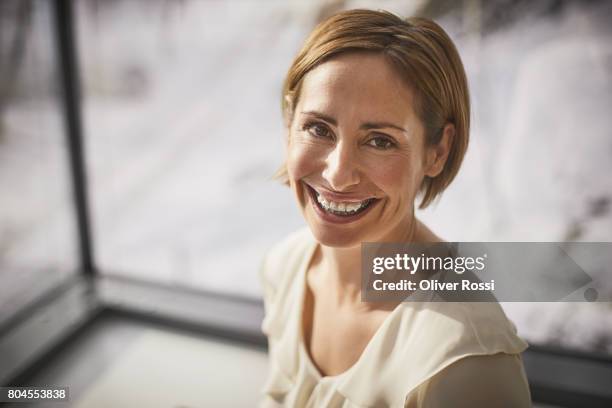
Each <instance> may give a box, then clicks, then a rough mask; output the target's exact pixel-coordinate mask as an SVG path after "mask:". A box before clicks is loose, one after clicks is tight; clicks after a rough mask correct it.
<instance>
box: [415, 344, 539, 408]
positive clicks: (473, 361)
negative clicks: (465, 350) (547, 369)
mask: <svg viewBox="0 0 612 408" xmlns="http://www.w3.org/2000/svg"><path fill="white" fill-rule="evenodd" d="M419 394H420V396H419V400H420V401H421V403H420V404H419V406H421V407H423V408H436V407H448V406H453V407H459V408H461V407H480V406H489V407H492V406H495V407H530V406H531V397H530V393H529V386H528V383H527V378H526V376H525V372H524V369H523V364H522V361H521V357H520V355H518V354H505V353H498V354H493V355H482V356H469V357H465V358H462V359H459V360H457V361H456V362H454V363H453V364H450V365H449V366H447V367H446V368H445V369H444V370H442V371H440V372H439V373H437V374H436V375H434V376H433V377H432V378H430V379H429V380H428V381H427V382H426V383H425V384H423V386H422V387H420V390H419Z"/></svg>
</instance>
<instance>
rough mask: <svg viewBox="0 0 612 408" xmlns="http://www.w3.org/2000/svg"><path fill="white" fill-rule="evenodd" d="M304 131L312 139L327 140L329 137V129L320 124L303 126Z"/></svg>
mask: <svg viewBox="0 0 612 408" xmlns="http://www.w3.org/2000/svg"><path fill="white" fill-rule="evenodd" d="M304 130H306V131H308V133H310V134H311V135H313V136H314V137H322V138H329V137H331V134H330V131H329V128H328V127H327V126H325V125H323V124H321V123H309V124H306V125H305V126H304Z"/></svg>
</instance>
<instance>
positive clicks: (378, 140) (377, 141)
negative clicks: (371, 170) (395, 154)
mask: <svg viewBox="0 0 612 408" xmlns="http://www.w3.org/2000/svg"><path fill="white" fill-rule="evenodd" d="M367 144H368V146H372V147H374V148H376V149H379V150H388V149H391V148H393V147H395V143H394V142H393V141H392V140H389V138H388V137H384V136H376V137H373V138H372V139H370V140H369V141H368V143H367Z"/></svg>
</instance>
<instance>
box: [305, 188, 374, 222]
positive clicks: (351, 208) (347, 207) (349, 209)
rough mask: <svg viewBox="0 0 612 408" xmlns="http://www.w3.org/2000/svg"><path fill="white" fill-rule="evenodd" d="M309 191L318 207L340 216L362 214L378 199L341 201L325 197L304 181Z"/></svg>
mask: <svg viewBox="0 0 612 408" xmlns="http://www.w3.org/2000/svg"><path fill="white" fill-rule="evenodd" d="M304 184H305V185H306V188H307V189H308V192H309V193H310V196H311V198H312V199H313V202H314V203H316V205H317V207H318V208H319V209H321V210H322V211H324V212H326V213H328V214H332V215H335V216H338V217H353V216H355V215H358V214H361V213H363V212H365V211H366V210H367V209H368V208H370V207H371V206H372V204H373V203H374V202H376V201H378V199H376V198H368V199H366V200H363V201H355V202H341V201H331V200H327V199H325V198H324V197H323V196H322V195H321V194H319V193H318V192H317V191H316V190H315V189H314V188H312V187H310V186H309V185H308V184H306V183H304Z"/></svg>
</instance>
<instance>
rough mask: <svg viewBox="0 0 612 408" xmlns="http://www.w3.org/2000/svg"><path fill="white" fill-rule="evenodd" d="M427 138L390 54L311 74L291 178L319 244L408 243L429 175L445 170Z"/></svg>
mask: <svg viewBox="0 0 612 408" xmlns="http://www.w3.org/2000/svg"><path fill="white" fill-rule="evenodd" d="M424 137H425V136H424V128H423V124H422V123H421V121H420V120H419V118H418V117H417V115H416V113H415V109H414V95H413V92H412V90H411V89H410V87H409V86H408V85H407V84H406V83H405V82H403V81H402V79H401V78H400V77H399V75H398V74H397V73H396V71H395V70H394V69H393V68H392V67H391V66H390V65H389V63H388V62H387V61H386V60H385V57H384V56H382V55H380V54H375V53H346V54H341V55H340V56H337V57H335V58H332V59H330V60H328V61H326V62H324V63H322V64H321V65H319V66H317V67H316V68H314V69H313V70H311V71H310V72H308V73H307V74H306V75H305V77H304V78H303V81H302V84H301V91H300V97H299V101H298V103H297V105H296V106H295V107H294V115H293V118H292V122H291V124H290V129H289V138H288V150H287V172H288V176H289V184H290V186H291V188H292V190H293V191H294V193H295V195H296V198H297V201H298V204H299V206H300V209H301V210H302V213H303V215H304V218H305V219H306V221H307V223H308V225H309V226H310V229H311V230H312V232H313V234H314V236H315V238H316V239H317V240H318V241H319V242H320V243H322V244H323V245H327V246H334V247H352V246H358V245H360V243H361V242H367V241H378V242H380V241H402V240H403V239H405V238H406V237H407V235H408V234H409V230H410V227H411V223H412V219H413V214H414V199H415V196H416V194H417V192H418V190H419V187H420V186H421V183H422V181H423V178H424V176H425V175H429V176H432V177H433V176H435V175H437V173H439V170H440V169H439V168H438V167H439V166H436V165H435V164H434V162H435V161H436V158H435V152H429V150H430V149H426V148H425V142H424ZM430 153H431V154H430ZM430 159H431V160H430Z"/></svg>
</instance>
